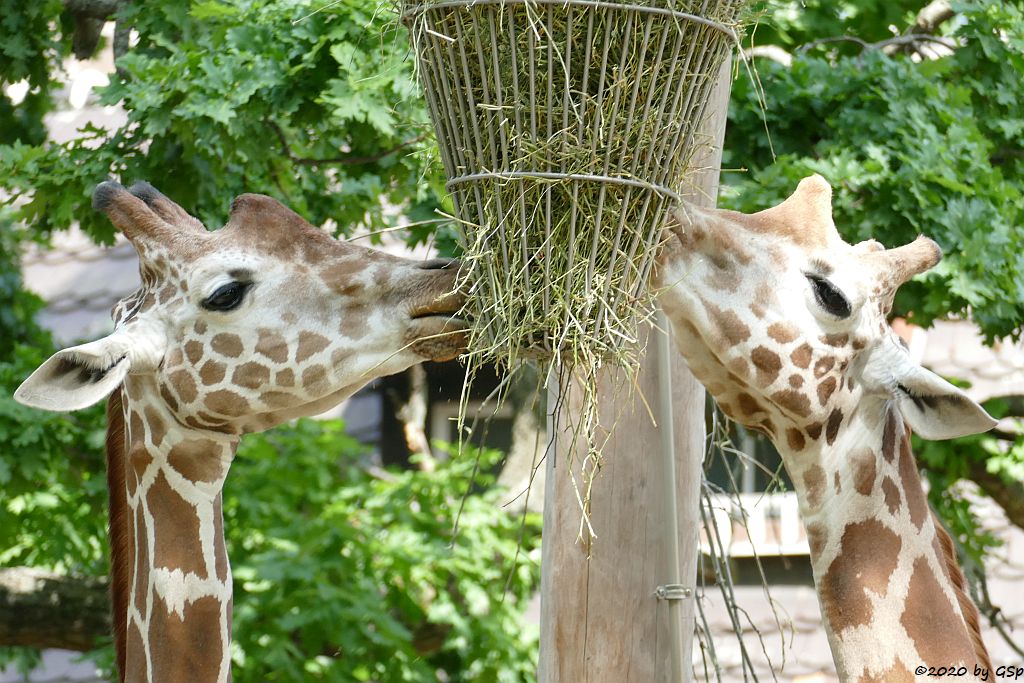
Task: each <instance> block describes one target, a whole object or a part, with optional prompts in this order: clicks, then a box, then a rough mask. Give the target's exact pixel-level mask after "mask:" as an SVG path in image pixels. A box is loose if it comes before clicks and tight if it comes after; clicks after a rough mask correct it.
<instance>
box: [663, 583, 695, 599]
mask: <svg viewBox="0 0 1024 683" xmlns="http://www.w3.org/2000/svg"><path fill="white" fill-rule="evenodd" d="M654 594H655V595H656V596H657V597H658V599H659V600H685V599H687V598H691V597H693V589H692V588H687V587H686V586H684V585H683V584H681V583H667V584H665V585H664V586H658V588H657V590H655V591H654Z"/></svg>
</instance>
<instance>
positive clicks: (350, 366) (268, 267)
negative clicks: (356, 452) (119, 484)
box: [15, 182, 466, 434]
mask: <svg viewBox="0 0 1024 683" xmlns="http://www.w3.org/2000/svg"><path fill="white" fill-rule="evenodd" d="M93 205H94V207H95V208H97V209H99V210H100V211H103V212H104V213H106V214H107V215H108V216H109V217H110V219H111V221H112V222H113V223H114V225H115V226H116V227H117V228H119V229H120V230H121V231H122V232H123V233H124V235H125V236H126V237H127V238H128V239H129V240H130V241H131V242H132V244H133V245H134V246H135V248H136V250H137V251H138V253H139V262H140V273H141V279H142V285H141V287H140V288H139V289H138V290H137V291H136V292H134V293H133V294H131V295H130V296H128V297H126V298H125V299H123V300H122V301H120V302H119V303H118V304H117V305H116V306H115V307H114V311H113V315H114V320H115V328H114V332H113V333H112V334H110V335H109V336H107V337H105V338H103V339H100V340H98V341H94V342H91V343H88V344H84V345H81V346H75V347H72V348H69V349H64V350H62V351H59V352H58V353H56V354H55V355H54V356H53V357H51V358H50V359H49V360H47V361H46V362H45V363H44V364H43V365H42V366H40V367H39V368H38V369H37V370H36V371H35V372H34V373H33V374H32V375H31V376H30V377H29V378H28V379H27V380H25V382H24V383H23V384H22V385H21V387H20V388H19V389H18V391H17V392H16V394H15V396H16V398H17V399H18V400H19V401H21V402H23V403H26V404H28V405H32V406H36V407H40V408H45V409H50V410H74V409H77V408H82V407H85V406H88V405H91V404H93V403H95V402H97V401H99V400H101V399H102V398H104V397H105V396H106V395H107V394H108V393H110V392H111V391H112V390H113V389H114V388H116V387H117V386H119V385H120V384H121V383H122V381H123V380H124V378H125V377H126V376H127V375H129V374H131V375H133V376H141V377H145V378H147V386H150V387H151V388H152V390H153V392H154V393H156V394H158V395H159V396H160V397H161V399H162V400H163V401H164V402H165V403H166V404H167V406H168V407H169V409H170V410H171V412H172V414H174V415H175V416H176V418H177V419H178V420H179V421H180V422H181V423H182V424H184V425H186V426H188V427H193V428H197V429H211V430H215V431H222V432H227V433H234V434H237V433H242V432H246V431H253V430H260V429H265V428H267V427H270V426H272V425H274V424H277V423H280V422H282V421H285V420H288V419H292V418H294V417H298V416H302V415H310V414H316V413H319V412H322V411H324V410H326V409H327V408H329V407H331V406H332V405H334V404H336V403H337V402H339V401H341V400H342V399H344V398H345V397H346V396H348V395H349V394H351V393H353V392H354V391H355V390H356V389H358V388H359V387H361V386H363V385H364V384H365V383H366V382H368V381H369V380H371V379H373V378H375V377H380V376H383V375H388V374H392V373H395V372H399V371H401V370H404V369H405V368H407V367H409V366H411V365H413V364H415V363H418V362H420V361H423V360H428V359H433V360H447V359H450V358H453V357H455V356H456V355H457V354H458V353H460V351H461V350H462V348H463V347H464V345H465V341H466V338H465V333H464V324H463V323H462V322H461V321H460V320H458V319H457V318H455V317H454V315H455V314H456V312H457V311H458V310H459V308H460V306H461V303H462V300H463V299H462V296H461V295H460V294H458V293H457V292H456V291H455V290H456V287H455V280H456V271H457V264H456V263H455V262H451V261H447V260H434V261H413V260H409V259H402V258H398V257H394V256H390V255H388V254H384V253H382V252H379V251H375V250H372V249H368V248H365V247H360V246H356V245H353V244H351V243H345V242H341V241H338V240H335V239H333V238H331V237H330V236H329V235H327V234H326V233H324V232H322V231H321V230H318V229H317V228H314V227H313V226H312V225H310V224H309V223H307V222H306V221H305V220H303V219H302V218H301V217H300V216H299V215H298V214H296V213H294V212H293V211H291V210H289V209H288V208H286V207H285V206H284V205H282V204H281V203H279V202H277V201H276V200H274V199H271V198H270V197H265V196H262V195H255V194H245V195H241V196H240V197H238V198H236V199H235V200H234V202H233V203H232V205H231V215H230V218H229V220H228V222H227V224H226V225H225V226H224V228H223V229H221V230H217V231H214V232H208V231H207V230H206V228H205V227H204V226H203V225H202V224H201V223H200V222H199V221H198V220H197V219H195V218H193V217H192V216H190V215H189V214H188V213H187V212H185V210H184V209H182V208H181V207H180V206H178V205H177V204H175V203H174V202H172V201H170V200H169V199H168V198H167V197H165V196H163V195H162V194H160V193H159V192H158V191H157V190H155V189H154V188H153V187H152V186H150V185H148V184H146V183H139V184H136V185H134V186H133V187H132V188H131V190H126V189H125V188H124V187H122V186H121V185H118V184H117V183H112V182H106V183H102V184H101V185H99V186H98V187H97V188H96V191H95V193H94V195H93Z"/></svg>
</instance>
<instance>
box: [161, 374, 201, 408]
mask: <svg viewBox="0 0 1024 683" xmlns="http://www.w3.org/2000/svg"><path fill="white" fill-rule="evenodd" d="M167 379H168V381H169V382H170V384H171V386H172V387H174V391H175V393H176V394H178V398H180V399H181V401H182V403H192V402H193V401H195V400H196V398H197V397H198V396H199V392H198V391H197V390H196V382H195V380H194V379H192V375H191V374H190V373H189V372H188V370H176V371H175V372H172V373H171V376H170V377H168V378H167Z"/></svg>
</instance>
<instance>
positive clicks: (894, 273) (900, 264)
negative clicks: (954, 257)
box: [861, 235, 942, 291]
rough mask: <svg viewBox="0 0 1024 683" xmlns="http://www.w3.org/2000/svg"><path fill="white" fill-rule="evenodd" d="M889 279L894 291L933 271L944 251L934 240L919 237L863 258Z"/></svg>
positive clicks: (868, 253) (867, 254)
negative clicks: (914, 278)
mask: <svg viewBox="0 0 1024 683" xmlns="http://www.w3.org/2000/svg"><path fill="white" fill-rule="evenodd" d="M861 258H862V259H864V260H865V261H866V262H867V263H869V264H871V265H872V266H873V267H874V269H876V270H877V271H878V272H880V273H882V274H883V276H884V277H885V278H886V279H887V281H888V285H889V288H890V289H891V290H893V291H895V290H896V289H898V288H899V286H900V285H902V284H903V283H904V282H906V281H907V280H909V279H910V278H912V277H914V276H915V275H918V274H919V273H923V272H925V271H927V270H929V269H931V268H932V267H933V266H934V265H935V264H936V263H938V262H939V261H940V260H941V259H942V249H941V248H939V245H938V244H936V243H935V242H934V241H933V240H931V239H929V238H927V237H925V236H924V235H919V236H918V238H917V239H916V240H914V241H913V242H911V243H910V244H904V245H903V246H902V247H895V248H893V249H885V250H884V251H871V252H867V253H865V254H863V255H862V256H861Z"/></svg>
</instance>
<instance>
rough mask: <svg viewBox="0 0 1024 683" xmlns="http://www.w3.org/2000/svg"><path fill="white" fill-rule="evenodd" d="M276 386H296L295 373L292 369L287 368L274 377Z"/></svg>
mask: <svg viewBox="0 0 1024 683" xmlns="http://www.w3.org/2000/svg"><path fill="white" fill-rule="evenodd" d="M274 384H276V385H278V386H279V387H290V386H294V385H295V373H294V372H292V370H291V368H285V369H284V370H279V371H278V373H277V374H276V375H274Z"/></svg>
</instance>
